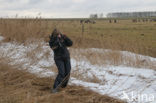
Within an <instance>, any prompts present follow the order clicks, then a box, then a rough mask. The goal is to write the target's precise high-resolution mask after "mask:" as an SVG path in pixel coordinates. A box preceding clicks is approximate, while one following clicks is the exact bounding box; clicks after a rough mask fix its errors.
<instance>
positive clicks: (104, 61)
mask: <svg viewBox="0 0 156 103" xmlns="http://www.w3.org/2000/svg"><path fill="white" fill-rule="evenodd" d="M70 53H71V56H72V57H73V58H74V59H76V60H77V61H82V60H87V61H89V62H90V63H91V64H93V65H104V66H107V65H114V66H128V67H136V68H149V69H154V70H156V61H152V60H150V59H149V58H146V57H144V56H141V55H137V54H131V53H128V52H126V53H127V54H126V53H125V54H124V53H123V52H120V51H112V50H105V49H98V48H97V49H70Z"/></svg>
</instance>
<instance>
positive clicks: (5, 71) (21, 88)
mask: <svg viewBox="0 0 156 103" xmlns="http://www.w3.org/2000/svg"><path fill="white" fill-rule="evenodd" d="M52 84H53V79H52V78H39V77H36V76H35V75H33V74H30V73H28V72H26V71H23V70H17V69H16V68H13V67H9V66H8V65H6V64H4V63H0V103H124V102H122V101H120V100H117V99H114V98H111V97H108V96H102V95H100V94H97V93H95V92H93V91H90V90H86V89H85V88H83V87H80V86H68V87H67V88H66V89H63V90H61V92H59V93H56V94H51V93H50V88H51V86H52Z"/></svg>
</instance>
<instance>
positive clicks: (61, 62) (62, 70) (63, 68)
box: [53, 58, 71, 89]
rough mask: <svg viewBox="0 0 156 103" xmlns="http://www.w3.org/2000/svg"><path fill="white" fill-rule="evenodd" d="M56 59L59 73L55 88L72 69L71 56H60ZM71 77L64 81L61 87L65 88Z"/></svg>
mask: <svg viewBox="0 0 156 103" xmlns="http://www.w3.org/2000/svg"><path fill="white" fill-rule="evenodd" d="M54 60H55V64H56V66H57V68H58V75H57V77H56V79H55V83H54V86H53V88H54V89H55V88H56V87H57V86H58V85H59V84H60V83H61V81H62V80H63V79H64V78H65V77H66V76H67V75H69V74H70V70H71V64H70V58H59V59H54ZM68 81H69V79H68V80H67V81H66V82H64V83H63V84H62V86H61V87H63V88H65V87H66V86H67V84H68Z"/></svg>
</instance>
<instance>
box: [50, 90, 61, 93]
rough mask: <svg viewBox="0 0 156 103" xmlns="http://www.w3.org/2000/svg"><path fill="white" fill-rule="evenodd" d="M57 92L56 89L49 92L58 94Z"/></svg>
mask: <svg viewBox="0 0 156 103" xmlns="http://www.w3.org/2000/svg"><path fill="white" fill-rule="evenodd" d="M58 92H59V91H58V89H52V90H51V93H58Z"/></svg>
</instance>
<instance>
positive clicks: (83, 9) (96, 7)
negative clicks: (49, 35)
mask: <svg viewBox="0 0 156 103" xmlns="http://www.w3.org/2000/svg"><path fill="white" fill-rule="evenodd" d="M131 11H156V0H0V17H7V16H9V17H15V15H16V14H18V16H19V17H22V16H27V17H36V16H39V15H40V16H41V17H53V18H75V17H77V18H78V17H89V15H90V14H94V13H98V14H99V13H103V14H104V15H105V14H107V13H109V12H131Z"/></svg>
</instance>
